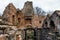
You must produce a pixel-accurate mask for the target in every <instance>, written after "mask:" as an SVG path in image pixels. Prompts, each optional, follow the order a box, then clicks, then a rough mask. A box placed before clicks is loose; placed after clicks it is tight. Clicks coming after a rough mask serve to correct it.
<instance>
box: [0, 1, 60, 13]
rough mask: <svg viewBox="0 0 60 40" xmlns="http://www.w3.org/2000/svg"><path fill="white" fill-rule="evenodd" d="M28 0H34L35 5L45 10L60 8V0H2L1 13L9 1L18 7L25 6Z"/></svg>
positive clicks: (0, 3) (0, 4) (0, 2)
mask: <svg viewBox="0 0 60 40" xmlns="http://www.w3.org/2000/svg"><path fill="white" fill-rule="evenodd" d="M26 1H32V2H33V6H34V7H36V6H38V7H40V8H42V9H43V10H45V11H49V10H51V11H54V10H60V0H0V13H3V11H4V9H5V7H6V6H7V5H8V4H9V3H13V4H14V5H15V7H16V8H20V9H21V8H23V5H24V3H25V2H26Z"/></svg>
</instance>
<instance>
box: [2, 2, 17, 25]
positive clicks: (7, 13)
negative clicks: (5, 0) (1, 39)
mask: <svg viewBox="0 0 60 40" xmlns="http://www.w3.org/2000/svg"><path fill="white" fill-rule="evenodd" d="M2 17H3V20H4V22H5V23H8V24H10V25H13V24H14V25H15V23H16V8H15V6H14V5H13V4H12V3H9V4H8V5H7V7H6V8H5V10H4V12H3V15H2Z"/></svg>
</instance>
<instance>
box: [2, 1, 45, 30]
mask: <svg viewBox="0 0 60 40" xmlns="http://www.w3.org/2000/svg"><path fill="white" fill-rule="evenodd" d="M2 17H3V21H4V22H5V23H6V24H9V25H17V28H21V29H24V28H26V27H27V26H29V25H30V26H32V27H39V28H41V26H42V23H43V20H44V19H45V17H46V16H42V15H41V16H38V15H36V14H34V11H33V5H32V2H29V1H27V2H25V4H24V7H23V9H22V10H20V9H16V8H15V6H14V5H13V4H12V3H10V4H8V6H7V7H6V8H5V10H4V12H3V15H2Z"/></svg>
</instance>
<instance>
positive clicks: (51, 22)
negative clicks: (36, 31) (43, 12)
mask: <svg viewBox="0 0 60 40" xmlns="http://www.w3.org/2000/svg"><path fill="white" fill-rule="evenodd" d="M50 27H51V28H55V24H54V22H53V21H52V20H51V21H50Z"/></svg>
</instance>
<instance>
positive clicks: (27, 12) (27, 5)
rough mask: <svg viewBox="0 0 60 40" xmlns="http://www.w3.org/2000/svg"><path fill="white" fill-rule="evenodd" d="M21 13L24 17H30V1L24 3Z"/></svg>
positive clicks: (31, 8)
mask: <svg viewBox="0 0 60 40" xmlns="http://www.w3.org/2000/svg"><path fill="white" fill-rule="evenodd" d="M22 12H23V13H24V14H25V16H32V15H33V13H34V11H33V4H32V2H30V1H27V2H25V4H24V7H23V9H22Z"/></svg>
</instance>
